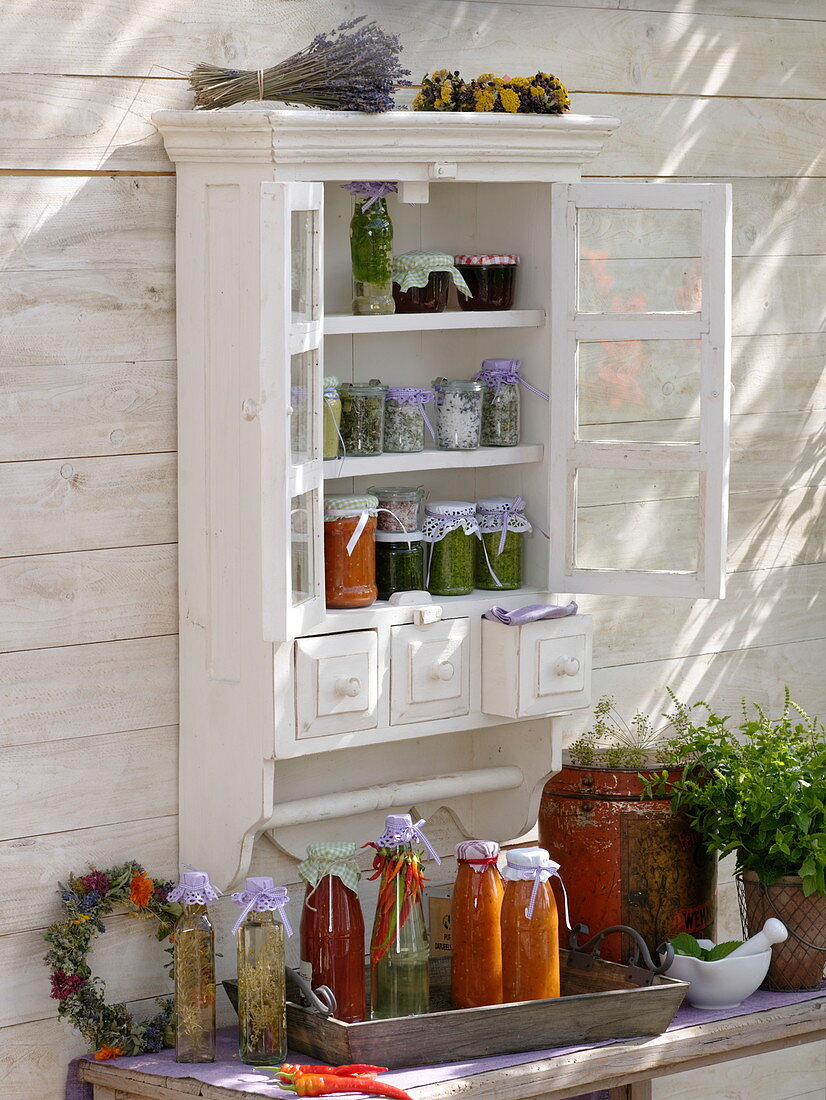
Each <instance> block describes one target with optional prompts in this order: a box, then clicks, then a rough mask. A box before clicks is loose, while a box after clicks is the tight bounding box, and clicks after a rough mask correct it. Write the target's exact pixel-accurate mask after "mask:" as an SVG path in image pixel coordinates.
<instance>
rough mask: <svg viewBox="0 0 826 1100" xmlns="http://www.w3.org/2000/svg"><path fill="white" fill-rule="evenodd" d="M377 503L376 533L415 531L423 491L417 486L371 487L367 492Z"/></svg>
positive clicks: (417, 526) (417, 525)
mask: <svg viewBox="0 0 826 1100" xmlns="http://www.w3.org/2000/svg"><path fill="white" fill-rule="evenodd" d="M367 491H368V492H369V493H372V494H373V495H374V496H375V497H376V499H377V500H378V502H379V514H378V520H377V528H376V529H377V530H378V531H391V532H396V534H398V533H399V532H400V531H417V530H418V528H419V513H420V511H421V506H422V501H423V500H424V495H425V491H424V489H423V488H422V487H421V486H420V485H419V486H416V487H415V488H412V487H411V486H409V485H388V486H379V485H371V486H370V488H369V489H368V490H367Z"/></svg>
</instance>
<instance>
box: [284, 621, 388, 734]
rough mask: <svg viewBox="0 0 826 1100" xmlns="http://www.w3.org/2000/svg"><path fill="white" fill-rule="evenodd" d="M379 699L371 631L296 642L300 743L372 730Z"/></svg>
mask: <svg viewBox="0 0 826 1100" xmlns="http://www.w3.org/2000/svg"><path fill="white" fill-rule="evenodd" d="M378 697H379V662H378V638H377V635H376V632H375V630H357V631H353V632H352V633H348V634H324V635H320V636H319V637H315V638H299V639H298V641H297V642H296V643H295V706H296V736H297V737H298V738H302V737H325V736H330V735H331V734H338V733H349V732H351V731H352V730H368V729H375V728H376V726H377V725H378Z"/></svg>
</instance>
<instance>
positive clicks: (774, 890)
mask: <svg viewBox="0 0 826 1100" xmlns="http://www.w3.org/2000/svg"><path fill="white" fill-rule="evenodd" d="M738 878H739V887H740V896H741V909H740V914H741V917H742V918H743V931H744V933H745V935H746V936H747V937H748V936H753V935H755V933H757V932H759V931H760V929H761V928H762V927H763V925H764V924H765V922H766V921H767V920H768V918H769V917H777V918H778V919H779V920H782V921H783V923H784V924H785V925H786V927H787V928H788V930H789V938H788V939H787V940H786V941H785V943H776V944H775V945H774V947H773V948H772V961H771V966H770V967H769V972H768V974H767V975H766V980H765V981H764V982H763V985H762V988H763V989H784V990H788V989H816V988H817V987H818V986H819V985H820V983H821V982H822V981H823V977H824V967H826V897H823V896H822V895H821V894H810V895H809V897H805V896H804V894H803V884H802V882H801V879H800V878H799V877H798V876H797V875H784V876H783V878H781V879H778V880H777V882H773V883H772V885H771V886H766V885H765V884H764V883H762V882H760V880H759V879H758V877H757V875H756V874H755V872H754V871H743V873H742V875H740V876H738Z"/></svg>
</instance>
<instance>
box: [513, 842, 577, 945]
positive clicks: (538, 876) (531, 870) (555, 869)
mask: <svg viewBox="0 0 826 1100" xmlns="http://www.w3.org/2000/svg"><path fill="white" fill-rule="evenodd" d="M520 871H522V872H523V873H524V874H526V875H531V876H533V889H532V890H531V900H530V901H529V902H528V908H527V909H526V910H525V916H526V917H527V918H528V920H530V919H531V917H532V916H533V909H534V906H535V905H536V897H537V894H538V893H539V885H540V883H541V882H542V873H543V872H547V874H548V878H558V879H559V885H560V886H561V887H562V896H563V898H564V899H565V923H566V925H567V926H568V929H569V931H570V928H571V916H570V914H569V912H568V892H567V891H566V889H565V883H564V882H563V881H562V875H560V873H559V864H558V863H555V862H554V860H552V859H549V860H546V862H545V863H543V864H542V865H541V866H539V867H520Z"/></svg>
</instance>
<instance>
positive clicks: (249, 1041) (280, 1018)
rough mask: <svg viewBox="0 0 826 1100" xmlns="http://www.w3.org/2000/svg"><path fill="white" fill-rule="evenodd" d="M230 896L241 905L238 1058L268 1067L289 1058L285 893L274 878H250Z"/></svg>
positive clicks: (289, 930)
mask: <svg viewBox="0 0 826 1100" xmlns="http://www.w3.org/2000/svg"><path fill="white" fill-rule="evenodd" d="M232 900H233V901H234V902H235V904H236V905H237V906H238V907H239V908H240V909H241V913H240V915H239V917H238V920H237V921H236V922H235V927H234V928H233V932H234V933H235V935H236V937H237V940H236V943H237V949H238V1056H239V1058H240V1059H241V1061H242V1062H246V1064H247V1065H249V1066H269V1065H273V1064H277V1063H279V1062H283V1061H284V1059H285V1058H286V1057H287V998H286V990H285V983H284V936H285V934H286V935H288V936H291V935H292V928H290V925H289V921H288V920H287V915H286V905H287V901H288V897H287V891H286V890H285V889H284V887H283V886H275V885H274V884H273V880H272V879H271V878H248V879H247V880H246V882H245V883H244V889H243V890H240V891H239V892H238V893H235V894H233V895H232ZM276 912H278V914H279V916H280V920H276V919H275V914H276Z"/></svg>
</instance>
